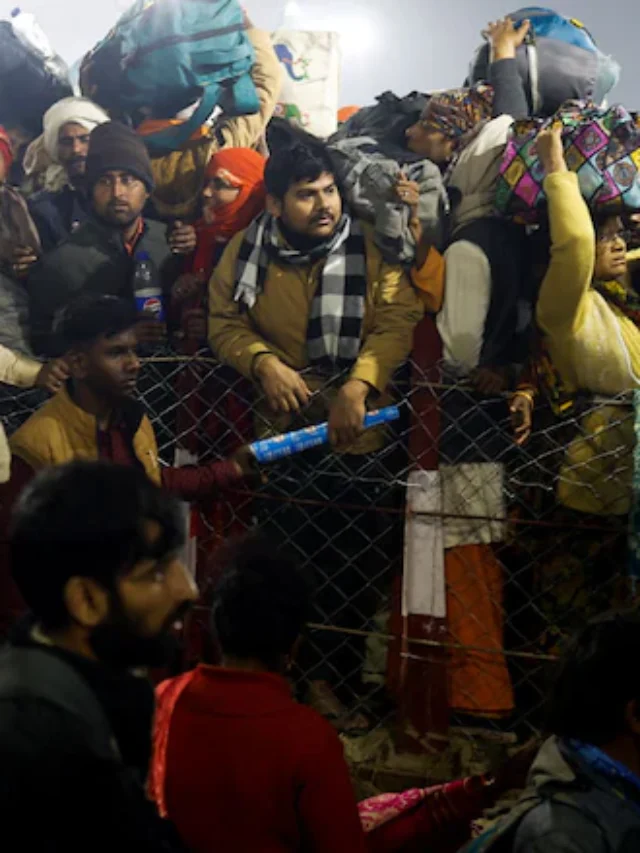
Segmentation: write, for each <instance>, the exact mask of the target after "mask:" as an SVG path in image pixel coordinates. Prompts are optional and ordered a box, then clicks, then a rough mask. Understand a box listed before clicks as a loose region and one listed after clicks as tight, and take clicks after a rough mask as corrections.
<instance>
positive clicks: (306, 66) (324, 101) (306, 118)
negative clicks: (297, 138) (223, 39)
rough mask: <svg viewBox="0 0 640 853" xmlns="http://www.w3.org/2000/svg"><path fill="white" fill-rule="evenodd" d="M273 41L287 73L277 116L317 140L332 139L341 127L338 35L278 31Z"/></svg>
mask: <svg viewBox="0 0 640 853" xmlns="http://www.w3.org/2000/svg"><path fill="white" fill-rule="evenodd" d="M272 40H273V46H274V49H275V52H276V56H277V57H278V59H279V60H280V63H281V64H282V66H283V69H284V72H285V73H284V75H283V82H282V91H281V94H280V101H279V103H278V106H277V107H276V112H275V115H276V116H278V117H280V118H284V119H287V120H288V121H289V122H291V123H292V124H294V125H297V126H298V127H301V128H303V129H304V130H306V131H308V132H309V133H312V134H314V136H319V137H321V138H323V139H324V138H326V137H329V136H331V134H332V133H335V131H336V129H337V127H338V106H339V97H340V42H339V36H338V34H337V33H330V32H297V31H295V30H278V31H277V32H275V33H274V34H273V36H272Z"/></svg>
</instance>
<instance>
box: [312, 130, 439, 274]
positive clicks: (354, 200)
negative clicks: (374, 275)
mask: <svg viewBox="0 0 640 853" xmlns="http://www.w3.org/2000/svg"><path fill="white" fill-rule="evenodd" d="M328 152H329V156H330V157H331V161H332V163H333V166H334V169H335V174H336V177H337V178H338V180H339V183H340V185H341V187H342V189H343V192H344V195H345V199H346V201H347V202H348V204H349V207H350V208H351V210H352V212H353V213H355V214H356V215H357V216H358V217H359V218H361V219H363V220H364V221H365V222H371V223H373V225H374V226H375V230H374V235H375V241H376V245H377V246H378V248H379V249H380V251H381V252H382V255H383V257H384V258H385V260H386V261H388V262H389V263H393V264H410V263H412V262H413V260H414V259H415V256H416V243H415V239H414V238H413V236H412V233H411V227H410V219H411V212H410V209H409V207H408V206H407V205H406V204H402V203H399V201H398V198H397V195H396V192H395V186H396V183H397V182H398V179H399V178H400V175H401V173H402V172H403V169H402V168H401V167H400V166H399V165H398V163H397V162H396V161H395V160H392V159H390V158H388V157H387V156H385V154H383V153H382V151H381V150H380V146H379V145H378V143H377V142H376V140H375V139H373V138H371V137H367V136H365V137H355V138H353V139H343V140H340V141H339V142H332V143H331V144H330V145H329V147H328ZM404 173H405V175H406V177H407V179H408V180H410V181H415V182H416V183H417V184H418V186H419V190H420V202H419V204H418V218H419V219H420V222H421V224H422V228H423V231H424V234H425V237H426V238H427V240H428V241H429V243H430V244H432V245H434V246H436V247H438V248H439V247H441V244H442V240H443V236H444V223H445V218H446V214H447V213H448V198H447V193H446V190H445V188H444V182H443V180H442V175H441V173H440V169H438V167H437V166H436V165H435V164H434V163H432V162H431V161H430V160H423V161H422V162H420V163H414V164H411V165H408V166H405V167H404Z"/></svg>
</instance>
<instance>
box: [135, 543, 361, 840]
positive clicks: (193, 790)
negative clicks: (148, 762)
mask: <svg viewBox="0 0 640 853" xmlns="http://www.w3.org/2000/svg"><path fill="white" fill-rule="evenodd" d="M223 565H224V570H223V574H222V578H221V580H220V583H219V585H218V586H217V589H216V592H215V601H214V608H213V627H214V631H215V635H216V638H217V641H218V644H219V646H220V650H221V653H222V665H221V666H218V667H216V666H206V665H200V666H199V667H198V668H197V669H196V670H195V671H194V672H190V673H187V674H186V675H182V676H179V677H178V678H176V679H173V680H171V681H168V682H165V683H164V684H162V685H160V687H159V688H158V691H157V698H158V707H157V712H156V726H155V735H154V757H153V760H152V766H151V775H150V790H151V794H152V796H153V798H154V799H155V801H156V803H157V805H158V807H159V809H160V813H161V814H163V815H165V816H168V817H169V818H170V820H171V821H172V822H173V823H174V825H175V826H176V828H177V830H178V832H179V833H180V836H181V837H182V839H183V840H184V842H185V844H186V845H187V847H188V848H189V849H190V850H192V851H194V853H209V851H220V850H229V851H231V850H233V851H234V853H254V851H256V853H257V851H260V853H294V851H295V853H302V851H305V853H307V851H308V853H311V851H313V853H364V851H366V850H367V846H366V839H365V834H364V831H363V829H362V825H361V822H360V819H359V816H358V809H357V806H356V800H355V795H354V792H353V789H352V786H351V780H350V777H349V771H348V768H347V765H346V762H345V759H344V756H343V751H342V744H341V743H340V740H339V738H338V735H337V734H336V732H335V729H334V728H333V727H332V726H331V724H330V723H328V722H327V721H326V720H325V719H323V717H321V716H320V715H319V714H318V713H317V712H316V711H314V710H313V709H311V708H308V707H305V706H303V705H299V704H298V703H297V702H295V701H294V699H293V698H292V695H291V689H290V686H289V683H288V681H287V678H286V674H287V672H288V670H289V669H290V668H291V666H292V663H293V659H294V656H295V651H296V647H297V645H298V643H299V638H300V635H301V632H302V630H303V626H304V624H305V620H306V618H307V616H308V614H309V606H310V595H311V593H310V588H309V586H308V584H307V581H306V579H305V578H304V576H303V575H302V574H301V572H300V570H299V568H298V566H297V565H296V563H295V561H293V560H292V559H290V558H289V557H288V556H286V555H284V554H282V553H279V552H278V550H277V549H276V548H274V547H273V545H272V544H271V543H270V542H268V541H267V540H265V539H262V538H257V537H249V538H244V539H243V540H240V541H239V542H238V543H237V544H236V545H235V546H232V548H231V552H230V554H228V556H227V558H226V559H225V560H224V563H223Z"/></svg>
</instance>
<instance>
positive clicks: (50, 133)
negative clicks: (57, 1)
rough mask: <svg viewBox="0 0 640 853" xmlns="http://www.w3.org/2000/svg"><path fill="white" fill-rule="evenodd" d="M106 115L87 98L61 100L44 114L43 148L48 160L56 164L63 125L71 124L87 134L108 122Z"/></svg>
mask: <svg viewBox="0 0 640 853" xmlns="http://www.w3.org/2000/svg"><path fill="white" fill-rule="evenodd" d="M109 120H110V119H109V116H108V115H107V113H106V112H105V111H104V110H103V109H102V107H99V106H98V105H97V104H94V103H93V101H90V100H89V99H88V98H63V99H62V100H61V101H58V103H57V104H54V105H53V106H52V107H50V108H49V109H48V110H47V112H46V113H45V114H44V119H43V127H44V134H43V138H44V148H45V151H46V152H47V154H48V155H49V157H50V159H51V160H52V161H53V162H54V163H58V162H59V160H58V139H59V137H60V130H61V129H62V128H63V127H64V125H65V124H69V122H73V124H79V125H80V127H84V128H85V130H87V131H88V132H89V133H91V131H92V130H94V129H95V128H96V127H98V125H100V124H105V122H108V121H109Z"/></svg>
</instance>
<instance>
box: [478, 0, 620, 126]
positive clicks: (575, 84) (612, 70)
mask: <svg viewBox="0 0 640 853" xmlns="http://www.w3.org/2000/svg"><path fill="white" fill-rule="evenodd" d="M509 17H511V18H512V19H513V21H514V22H515V23H516V24H521V23H522V21H524V20H526V19H527V18H528V19H529V20H530V21H531V32H530V33H529V36H528V37H527V40H526V43H525V44H524V45H522V46H521V47H520V48H519V49H518V53H517V56H516V60H517V62H518V68H519V71H520V77H521V78H522V82H523V84H524V86H525V91H526V93H527V99H528V101H529V114H530V115H531V116H538V117H547V116H550V115H553V113H555V112H556V110H558V109H559V108H560V107H561V106H562V104H563V103H564V102H565V101H569V100H586V101H594V102H595V103H596V104H602V103H603V102H604V101H605V100H606V98H607V96H608V94H609V92H611V90H612V89H613V88H614V86H615V85H616V84H617V82H618V80H619V79H620V66H619V65H618V63H617V62H615V60H613V59H612V58H611V57H609V56H605V54H603V53H602V52H601V51H600V50H599V49H598V47H597V45H596V42H595V40H594V38H593V37H592V35H591V34H590V33H589V31H588V30H587V29H586V28H585V27H584V25H583V24H581V23H580V21H577V20H576V19H575V18H565V17H563V16H562V15H559V14H558V13H557V12H554V11H553V10H552V9H545V8H541V7H538V6H529V7H526V8H524V9H519V10H518V11H517V12H514V13H513V14H511V15H510V16H509ZM490 50H491V48H490V46H489V45H488V44H484V45H482V47H480V48H478V50H477V51H476V53H475V55H474V57H473V59H472V61H471V68H470V71H469V78H468V81H467V82H468V83H471V84H473V83H477V82H479V81H481V80H487V79H488V76H489V64H490V61H491V59H490Z"/></svg>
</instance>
